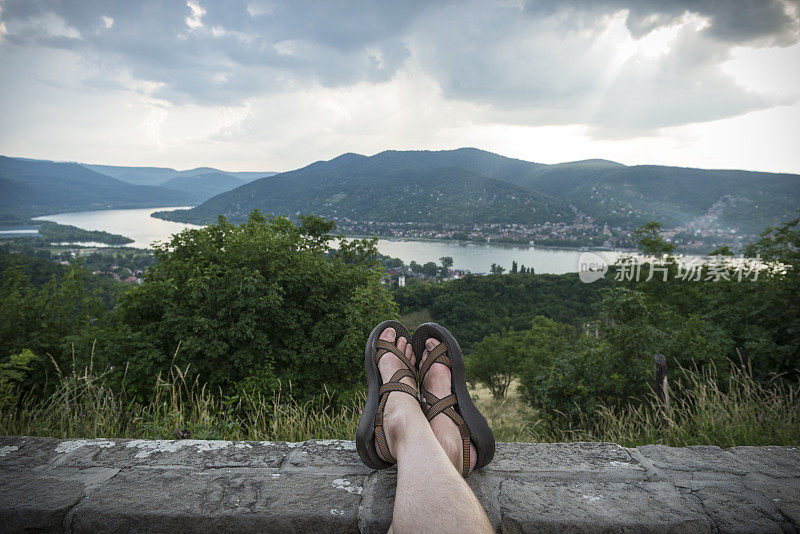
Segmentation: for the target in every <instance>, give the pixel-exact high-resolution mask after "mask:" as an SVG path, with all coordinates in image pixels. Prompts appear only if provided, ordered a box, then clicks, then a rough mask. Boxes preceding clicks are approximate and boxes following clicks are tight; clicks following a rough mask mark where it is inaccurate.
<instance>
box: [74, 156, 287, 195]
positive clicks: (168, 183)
mask: <svg viewBox="0 0 800 534" xmlns="http://www.w3.org/2000/svg"><path fill="white" fill-rule="evenodd" d="M82 165H83V166H84V167H86V168H87V169H90V170H93V171H95V172H99V173H101V174H105V175H106V176H111V177H112V178H116V179H118V180H122V181H123V182H128V183H131V184H136V185H160V186H163V187H168V188H170V189H177V190H179V191H185V192H187V193H189V198H190V199H191V202H192V203H197V202H202V201H204V200H207V199H209V198H211V197H213V196H214V195H218V194H219V193H223V192H225V191H230V190H231V189H233V188H235V187H238V186H240V185H242V184H245V183H247V182H250V181H253V180H255V179H257V178H264V177H266V176H273V175H274V174H275V173H274V172H269V171H264V172H257V171H244V172H229V171H221V170H219V169H214V168H212V167H197V168H196V169H189V170H186V171H176V170H175V169H170V168H167V167H119V166H114V165H90V164H82Z"/></svg>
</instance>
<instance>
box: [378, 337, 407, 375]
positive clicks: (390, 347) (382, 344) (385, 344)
mask: <svg viewBox="0 0 800 534" xmlns="http://www.w3.org/2000/svg"><path fill="white" fill-rule="evenodd" d="M375 349H376V350H375V356H374V360H375V365H378V362H379V361H380V359H381V358H382V357H383V355H384V354H386V352H391V353H392V354H394V355H395V356H397V357H398V358H400V361H401V362H403V365H405V366H406V367H408V368H409V369H414V364H413V363H411V360H409V359H408V358H407V357H406V355H405V354H403V351H402V350H400V349H399V348H397V345H395V344H394V343H392V342H390V341H386V340H385V339H379V340H378V341H376V342H375ZM377 349H384V350H385V351H386V352H379V351H378V350H377Z"/></svg>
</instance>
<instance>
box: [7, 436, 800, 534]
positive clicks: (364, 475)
mask: <svg viewBox="0 0 800 534" xmlns="http://www.w3.org/2000/svg"><path fill="white" fill-rule="evenodd" d="M469 483H470V485H471V486H472V488H473V489H474V490H475V493H476V494H477V495H478V497H479V498H480V500H481V502H482V503H483V505H484V507H485V508H486V510H487V512H488V513H489V517H490V519H491V520H492V523H493V525H494V526H495V527H496V528H497V530H498V531H502V532H713V533H722V532H748V533H749V532H797V531H798V525H799V524H800V450H798V448H797V447H736V448H733V449H729V450H723V449H720V448H717V447H686V448H670V447H665V446H661V445H650V446H646V447H638V448H635V449H626V448H623V447H620V446H619V445H615V444H611V443H567V444H528V443H502V444H498V450H497V456H496V458H495V461H494V462H493V463H492V464H491V465H490V466H488V467H487V468H486V469H483V470H481V471H478V472H476V473H474V474H473V475H472V476H470V478H469ZM394 484H395V472H394V469H388V470H384V471H379V472H374V471H371V470H370V469H368V468H366V467H365V466H364V465H363V464H362V463H361V461H360V460H359V458H358V455H357V454H356V452H355V446H354V444H353V442H350V441H328V440H312V441H307V442H304V443H282V442H229V441H196V440H182V441H148V440H130V439H94V440H83V439H77V440H58V439H52V438H29V437H0V529H2V531H4V532H20V531H43V532H58V531H65V532H97V531H104V532H131V531H135V532H181V533H185V532H209V531H210V532H217V533H221V532H329V533H333V532H383V531H385V530H386V529H387V527H388V526H389V523H390V520H391V512H392V502H393V498H394Z"/></svg>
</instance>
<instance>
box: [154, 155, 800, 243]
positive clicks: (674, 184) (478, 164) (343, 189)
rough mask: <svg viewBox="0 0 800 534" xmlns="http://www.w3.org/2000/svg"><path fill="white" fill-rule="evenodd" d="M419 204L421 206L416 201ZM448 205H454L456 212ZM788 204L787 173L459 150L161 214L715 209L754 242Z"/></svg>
mask: <svg viewBox="0 0 800 534" xmlns="http://www.w3.org/2000/svg"><path fill="white" fill-rule="evenodd" d="M437 173H438V174H437ZM459 179H461V180H462V181H465V183H466V185H465V186H464V189H463V191H458V190H456V189H455V188H454V187H453V184H454V183H455V182H456V181H458V180H459ZM478 182H480V184H479V183H478ZM398 184H400V185H398ZM402 184H405V185H402ZM510 186H515V187H516V188H514V187H510ZM374 188H380V189H381V190H382V193H383V195H385V197H386V198H403V199H405V201H406V204H405V205H406V206H407V207H406V209H397V208H396V207H394V206H393V207H392V208H391V209H388V210H384V212H383V215H381V214H380V213H376V212H375V210H373V209H372V208H370V207H365V205H364V203H363V202H364V200H365V199H367V198H368V199H369V201H370V202H381V201H382V197H381V196H380V195H372V196H370V195H365V194H363V193H358V191H359V190H360V189H364V190H366V189H374ZM437 188H438V189H437ZM442 188H444V189H446V190H447V193H448V194H449V195H451V196H452V197H453V198H452V199H449V200H448V201H447V202H445V201H444V200H443V199H442V198H440V197H441V196H442V195H443V194H444V192H443V191H441V190H440V189H442ZM488 189H496V190H497V191H498V192H500V193H501V196H502V197H503V199H500V201H498V199H497V198H492V201H491V202H489V204H487V205H486V206H484V204H485V203H486V200H487V198H488V197H485V196H481V191H487V190H488ZM468 191H470V193H469V194H467V192H468ZM471 195H472V196H471ZM423 197H424V198H427V200H428V205H427V207H426V206H423V205H422V204H420V203H419V202H418V200H419V199H420V198H423ZM729 197H730V200H724V199H726V198H729ZM720 202H722V205H721V207H720V206H718V203H720ZM456 206H461V208H462V209H461V211H460V212H458V211H457V210H456V209H455V207H456ZM759 206H761V207H762V208H764V209H760V208H759ZM798 206H800V176H798V175H795V174H786V173H763V172H755V171H741V170H733V169H696V168H691V167H670V166H665V165H633V166H628V165H624V164H621V163H617V162H614V161H610V160H603V159H589V160H579V161H574V162H564V163H558V164H542V163H535V162H527V161H524V160H519V159H514V158H507V157H505V156H501V155H498V154H494V153H491V152H487V151H483V150H480V149H476V148H471V147H468V148H460V149H456V150H443V151H397V150H386V151H382V152H379V153H377V154H375V155H373V156H363V155H360V154H354V153H345V154H342V155H340V156H337V157H335V158H332V159H330V160H327V161H316V162H314V163H311V164H309V165H307V166H305V167H302V168H299V169H295V170H293V171H288V172H284V173H278V174H276V175H274V176H272V177H269V178H264V179H260V180H255V181H253V182H251V183H249V184H245V185H243V186H240V187H239V188H236V189H233V190H231V191H228V192H226V193H222V194H220V195H217V196H215V197H213V198H211V199H209V200H207V201H206V202H204V203H202V204H200V205H198V206H196V207H195V208H192V209H191V210H185V211H180V212H174V213H172V214H171V215H161V216H163V217H165V218H169V219H171V220H180V221H185V222H196V223H198V222H200V223H202V222H210V221H212V220H214V219H216V216H217V215H218V214H223V215H226V216H228V217H230V218H231V219H232V220H235V221H239V220H243V219H244V218H245V217H246V216H247V213H249V211H251V210H252V209H261V210H262V211H264V212H266V213H276V214H281V215H288V216H295V215H297V214H299V213H309V212H311V213H315V214H317V215H322V216H326V217H330V218H333V219H337V220H342V219H348V220H358V221H368V220H376V221H381V222H395V223H401V222H414V223H417V224H426V223H442V224H444V223H446V222H448V221H449V222H453V223H456V224H467V221H470V220H471V221H472V222H474V223H476V224H491V223H495V222H503V223H508V224H526V225H529V224H534V225H536V224H541V223H543V222H552V223H563V224H572V223H573V222H574V219H575V217H576V216H577V215H579V214H581V213H583V214H585V215H586V216H588V217H589V218H591V219H593V220H594V221H597V222H598V223H599V224H609V225H614V226H622V227H635V226H637V225H639V224H642V223H644V222H647V221H649V220H653V219H656V220H660V221H662V222H664V224H665V225H666V226H667V227H677V226H681V225H689V224H691V223H692V222H693V221H696V220H698V219H702V218H703V217H704V216H706V215H707V213H708V212H709V210H716V211H719V213H717V214H716V215H715V217H716V219H715V221H716V223H715V224H717V225H718V226H720V227H730V228H731V231H735V232H743V233H748V234H754V233H758V232H760V231H761V230H763V229H764V227H766V226H768V225H771V224H777V223H779V222H781V221H782V220H786V219H787V218H789V217H791V216H792V215H793V214H794V210H795V209H796V208H797V207H798ZM484 208H486V209H489V210H490V211H491V210H494V211H495V213H489V212H487V211H486V209H484ZM537 209H538V210H539V211H538V213H537ZM716 211H715V213H716ZM444 214H447V216H444ZM547 217H549V219H547V220H546V221H545V220H543V218H547ZM390 219H391V220H390Z"/></svg>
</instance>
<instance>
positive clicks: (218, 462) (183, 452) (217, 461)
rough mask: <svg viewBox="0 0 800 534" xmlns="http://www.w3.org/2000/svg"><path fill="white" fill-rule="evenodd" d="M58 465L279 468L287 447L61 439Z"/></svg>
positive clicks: (259, 443) (251, 443) (258, 443)
mask: <svg viewBox="0 0 800 534" xmlns="http://www.w3.org/2000/svg"><path fill="white" fill-rule="evenodd" d="M56 450H57V451H60V452H61V453H63V454H62V456H61V457H59V458H57V459H56V463H57V464H58V465H67V466H78V467H86V466H90V465H101V466H118V465H128V466H145V465H148V466H159V465H160V466H166V465H174V466H183V467H196V468H206V467H208V468H220V467H275V468H277V467H280V465H281V464H282V463H283V461H284V459H285V458H286V457H287V455H288V453H289V450H290V447H289V444H286V443H283V442H264V441H222V440H190V439H187V440H144V439H107V440H102V439H97V440H64V441H63V442H62V443H61V444H60V445H59V446H58V447H56Z"/></svg>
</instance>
